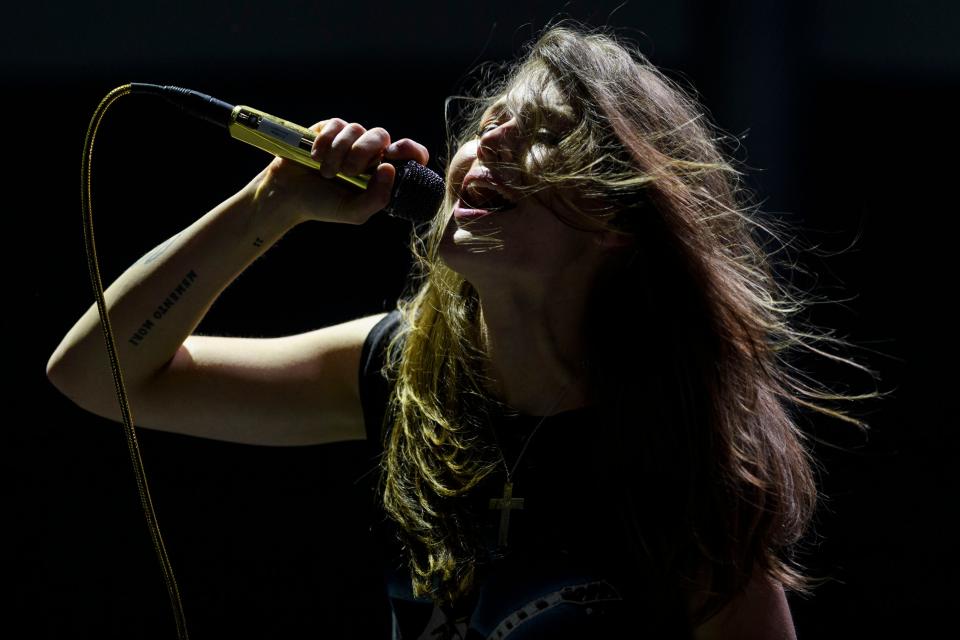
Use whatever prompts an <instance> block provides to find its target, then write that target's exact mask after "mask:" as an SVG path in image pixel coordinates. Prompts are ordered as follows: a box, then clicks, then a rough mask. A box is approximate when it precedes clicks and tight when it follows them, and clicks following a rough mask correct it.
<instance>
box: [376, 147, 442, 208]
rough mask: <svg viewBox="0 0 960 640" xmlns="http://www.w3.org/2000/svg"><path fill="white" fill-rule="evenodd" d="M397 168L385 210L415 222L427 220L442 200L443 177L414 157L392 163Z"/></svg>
mask: <svg viewBox="0 0 960 640" xmlns="http://www.w3.org/2000/svg"><path fill="white" fill-rule="evenodd" d="M391 164H393V166H394V167H395V168H396V169H397V175H396V179H395V180H394V182H393V193H392V194H391V198H390V204H388V205H387V206H386V207H385V208H384V211H386V212H387V213H388V214H389V215H391V216H393V217H395V218H402V219H403V220H409V221H410V222H412V223H414V224H421V223H424V222H429V221H430V220H431V219H432V218H433V216H434V215H435V214H436V212H437V210H438V209H439V208H440V203H441V202H442V200H443V194H444V190H445V189H446V186H445V185H444V182H443V178H441V177H440V176H439V175H437V174H436V173H434V172H433V171H431V170H430V169H428V168H426V167H425V166H423V165H422V164H420V163H419V162H417V161H416V160H407V161H405V162H403V163H391Z"/></svg>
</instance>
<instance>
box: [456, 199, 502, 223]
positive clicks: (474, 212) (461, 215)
mask: <svg viewBox="0 0 960 640" xmlns="http://www.w3.org/2000/svg"><path fill="white" fill-rule="evenodd" d="M512 208H513V207H511V209H512ZM500 211H506V209H502V210H500ZM500 211H488V210H486V209H464V208H463V207H461V206H460V201H459V200H457V203H456V204H455V205H454V206H453V217H454V218H456V219H457V220H477V219H480V218H483V217H485V216H489V215H493V214H494V213H500Z"/></svg>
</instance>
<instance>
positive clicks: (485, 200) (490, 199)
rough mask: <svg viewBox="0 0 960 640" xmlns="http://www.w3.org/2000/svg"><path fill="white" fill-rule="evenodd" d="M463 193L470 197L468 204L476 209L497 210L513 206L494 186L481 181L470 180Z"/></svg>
mask: <svg viewBox="0 0 960 640" xmlns="http://www.w3.org/2000/svg"><path fill="white" fill-rule="evenodd" d="M464 195H465V196H467V197H469V199H470V202H469V203H468V204H470V205H471V206H475V207H477V208H478V209H485V210H497V211H499V210H503V209H508V208H512V207H513V206H514V203H513V202H512V201H511V200H510V199H509V198H508V197H506V195H505V194H504V193H503V192H502V191H501V190H500V189H498V188H497V187H496V186H494V185H491V184H487V183H481V182H480V181H479V180H474V181H472V182H470V183H469V184H468V185H467V187H466V188H465V189H464ZM487 205H493V206H487Z"/></svg>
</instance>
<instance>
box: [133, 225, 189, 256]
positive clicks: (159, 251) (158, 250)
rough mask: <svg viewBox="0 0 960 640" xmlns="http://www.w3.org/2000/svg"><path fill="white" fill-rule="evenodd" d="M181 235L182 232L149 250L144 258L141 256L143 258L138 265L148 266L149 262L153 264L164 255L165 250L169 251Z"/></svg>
mask: <svg viewBox="0 0 960 640" xmlns="http://www.w3.org/2000/svg"><path fill="white" fill-rule="evenodd" d="M181 235H183V231H181V232H180V233H178V234H177V235H175V236H173V237H172V238H170V239H169V240H166V241H165V242H163V243H162V244H159V245H157V246H156V247H154V248H153V249H151V250H150V251H149V252H148V253H147V254H146V255H145V256H143V258H141V259H140V264H150V263H151V262H153V261H154V260H156V259H157V258H159V257H160V256H162V255H163V254H164V253H166V251H167V249H169V248H170V247H171V245H173V243H174V241H175V240H176V239H177V238H179V237H180V236H181Z"/></svg>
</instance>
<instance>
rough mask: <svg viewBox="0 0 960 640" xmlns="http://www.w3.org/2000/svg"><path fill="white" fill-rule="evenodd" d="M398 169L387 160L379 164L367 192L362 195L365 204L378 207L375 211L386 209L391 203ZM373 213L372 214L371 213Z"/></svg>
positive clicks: (368, 184)
mask: <svg viewBox="0 0 960 640" xmlns="http://www.w3.org/2000/svg"><path fill="white" fill-rule="evenodd" d="M396 176H397V170H396V169H395V168H394V166H393V165H392V164H389V163H387V162H384V163H381V164H379V165H377V170H376V172H374V174H373V176H372V177H371V180H370V182H368V183H367V189H366V193H364V194H363V196H361V200H363V203H364V204H365V205H369V206H370V207H376V208H375V209H374V211H373V213H376V212H377V211H380V210H382V209H384V208H385V207H386V206H387V205H388V204H390V194H391V192H392V190H393V181H394V180H395V179H396ZM371 215H372V214H371Z"/></svg>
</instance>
